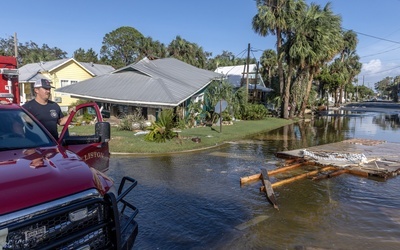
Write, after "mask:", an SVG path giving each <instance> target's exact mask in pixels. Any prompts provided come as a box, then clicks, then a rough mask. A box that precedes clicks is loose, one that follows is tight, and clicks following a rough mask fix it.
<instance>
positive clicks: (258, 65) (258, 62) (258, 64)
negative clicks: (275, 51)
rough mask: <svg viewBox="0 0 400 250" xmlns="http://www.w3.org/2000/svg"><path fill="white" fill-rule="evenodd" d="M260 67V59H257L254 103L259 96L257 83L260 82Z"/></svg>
mask: <svg viewBox="0 0 400 250" xmlns="http://www.w3.org/2000/svg"><path fill="white" fill-rule="evenodd" d="M259 67H260V61H257V67H256V76H255V78H256V80H255V82H254V93H253V97H254V99H253V103H255V101H256V97H258V96H257V83H258V69H259Z"/></svg>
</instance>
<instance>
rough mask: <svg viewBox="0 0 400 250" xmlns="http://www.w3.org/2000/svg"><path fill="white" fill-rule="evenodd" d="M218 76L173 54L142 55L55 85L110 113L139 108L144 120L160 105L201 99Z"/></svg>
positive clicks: (164, 105) (174, 104)
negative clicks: (105, 70) (105, 71)
mask: <svg viewBox="0 0 400 250" xmlns="http://www.w3.org/2000/svg"><path fill="white" fill-rule="evenodd" d="M220 78H221V74H219V73H216V72H213V71H209V70H204V69H200V68H197V67H194V66H192V65H190V64H187V63H184V62H182V61H180V60H177V59H174V58H162V59H154V60H150V59H149V58H144V59H142V60H141V61H139V62H137V63H134V64H131V65H128V66H126V67H123V68H120V69H118V70H115V71H113V72H110V73H108V74H104V75H101V76H98V77H95V78H91V79H87V80H84V81H81V82H78V83H75V84H71V85H68V86H65V87H61V88H58V89H56V92H58V93H63V94H68V95H71V96H72V97H75V98H79V99H86V100H91V101H96V102H98V103H99V104H100V105H101V106H103V108H105V109H107V110H110V111H111V115H114V116H118V115H119V114H121V113H123V114H129V113H132V112H133V111H134V110H135V109H136V108H141V109H142V112H143V115H144V116H145V117H147V119H148V120H154V119H155V118H156V116H157V112H159V111H161V110H162V109H164V108H176V107H179V106H181V107H183V108H185V107H186V106H187V105H188V104H189V103H190V102H191V101H201V100H203V95H204V94H203V92H204V90H205V89H206V87H207V86H208V85H209V84H210V83H211V82H212V81H213V80H216V79H220Z"/></svg>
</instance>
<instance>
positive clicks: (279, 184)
mask: <svg viewBox="0 0 400 250" xmlns="http://www.w3.org/2000/svg"><path fill="white" fill-rule="evenodd" d="M333 169H336V168H335V167H332V166H329V167H325V168H322V169H318V170H314V171H310V172H307V173H304V174H300V175H297V176H295V177H291V178H288V179H285V180H281V181H278V182H275V183H272V187H273V188H275V187H279V186H282V185H283V184H287V183H290V182H293V181H296V180H300V179H304V178H307V177H310V176H313V175H316V174H318V173H319V172H323V171H330V170H333Z"/></svg>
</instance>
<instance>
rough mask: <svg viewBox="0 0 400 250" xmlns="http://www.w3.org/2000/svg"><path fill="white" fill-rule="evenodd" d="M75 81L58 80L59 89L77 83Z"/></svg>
mask: <svg viewBox="0 0 400 250" xmlns="http://www.w3.org/2000/svg"><path fill="white" fill-rule="evenodd" d="M77 82H78V81H77V80H60V84H61V87H65V86H68V85H71V84H75V83H77Z"/></svg>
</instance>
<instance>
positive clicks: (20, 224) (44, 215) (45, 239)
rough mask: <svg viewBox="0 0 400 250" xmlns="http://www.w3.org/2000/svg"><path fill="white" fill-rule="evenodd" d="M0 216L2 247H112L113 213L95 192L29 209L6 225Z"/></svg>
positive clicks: (5, 248) (113, 233) (6, 249)
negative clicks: (86, 196) (91, 194)
mask: <svg viewBox="0 0 400 250" xmlns="http://www.w3.org/2000/svg"><path fill="white" fill-rule="evenodd" d="M92 192H93V191H92ZM30 210H32V209H30ZM1 219H2V218H1V217H0V221H1V224H0V235H1V231H2V230H3V232H4V230H6V231H7V238H6V242H5V245H3V249H4V250H8V249H112V248H114V246H113V242H115V239H114V238H113V237H115V236H114V235H115V232H112V231H114V230H115V227H114V226H113V223H114V216H113V212H112V209H111V206H110V205H109V204H106V201H105V200H104V199H103V198H101V197H100V196H97V195H94V197H90V198H89V199H82V200H78V201H77V200H73V201H69V202H67V203H65V201H63V202H61V203H59V204H58V205H57V207H56V208H54V207H53V208H49V207H48V208H46V209H45V210H41V211H35V212H32V211H30V212H29V213H26V216H21V217H18V218H16V217H13V218H12V220H11V221H12V223H9V222H10V221H9V222H8V223H7V224H6V225H4V223H3V221H2V220H1ZM3 244H4V243H3Z"/></svg>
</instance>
